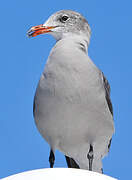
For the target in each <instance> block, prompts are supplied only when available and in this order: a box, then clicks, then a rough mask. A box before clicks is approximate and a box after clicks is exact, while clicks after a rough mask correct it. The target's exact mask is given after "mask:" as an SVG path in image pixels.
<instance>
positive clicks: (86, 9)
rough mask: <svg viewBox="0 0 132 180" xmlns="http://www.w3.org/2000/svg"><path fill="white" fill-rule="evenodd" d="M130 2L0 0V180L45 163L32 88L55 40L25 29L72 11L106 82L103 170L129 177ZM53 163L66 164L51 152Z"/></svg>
mask: <svg viewBox="0 0 132 180" xmlns="http://www.w3.org/2000/svg"><path fill="white" fill-rule="evenodd" d="M131 7H132V1H129V0H126V1H123V0H120V1H119V0H117V1H115V0H111V1H106V0H102V1H99V0H93V1H88V0H84V1H80V0H78V1H74V0H67V1H60V0H55V1H44V0H37V1H35V0H32V1H31V0H28V1H27V0H23V1H18V0H12V1H7V0H5V1H1V3H0V19H1V20H0V50H1V53H0V67H1V70H0V82H1V88H0V115H1V118H0V147H1V148H0V178H1V177H6V176H8V175H12V174H15V173H19V172H23V171H27V170H32V169H38V168H47V167H49V163H48V157H49V146H48V144H47V143H46V142H45V141H44V140H43V139H42V137H41V136H40V134H39V133H38V130H37V129H36V127H35V123H34V119H33V114H32V106H33V97H34V93H35V89H36V86H37V83H38V80H39V78H40V75H41V73H42V71H43V68H44V64H45V63H46V59H47V57H48V54H49V52H50V50H51V48H52V46H53V45H54V43H55V40H54V39H53V38H52V37H51V36H50V35H41V36H38V37H36V38H31V39H28V38H27V37H26V31H27V30H28V29H29V28H30V27H31V26H33V25H38V24H41V23H43V22H44V21H45V20H46V19H47V18H48V17H49V16H50V15H51V14H52V13H54V12H56V11H58V10H61V9H72V10H75V11H78V12H80V13H82V14H83V15H84V16H85V17H86V18H87V20H88V22H89V24H90V26H91V29H92V36H91V42H90V46H89V56H90V57H91V59H92V60H93V61H94V63H95V64H96V65H97V66H98V67H99V68H100V69H101V70H102V71H103V72H104V74H105V75H106V77H107V79H108V80H109V82H110V85H111V98H112V102H113V107H114V120H115V128H116V133H115V135H114V137H113V141H112V146H111V150H110V153H109V156H108V157H106V158H105V159H104V160H103V169H104V173H105V174H108V175H111V176H113V177H118V178H119V179H128V178H129V179H130V176H131V170H132V165H131V162H132V143H131V142H132V140H131V132H132V130H131V127H132V120H131V119H132V115H131V114H132V105H131V101H132V99H131V98H132V95H131V92H132V83H131V82H132V81H131V78H132V55H131V53H132V48H131V47H132V45H131V43H132V35H131V34H132V23H131V21H132V11H131ZM55 167H66V162H65V159H64V157H63V155H62V154H61V153H60V152H58V151H57V152H56V162H55Z"/></svg>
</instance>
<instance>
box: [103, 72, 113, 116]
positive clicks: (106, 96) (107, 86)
mask: <svg viewBox="0 0 132 180" xmlns="http://www.w3.org/2000/svg"><path fill="white" fill-rule="evenodd" d="M102 77H103V84H104V89H105V98H106V101H107V104H108V107H109V110H110V112H111V114H112V116H113V106H112V103H111V99H110V85H109V82H108V80H107V79H106V77H105V76H104V74H103V72H102Z"/></svg>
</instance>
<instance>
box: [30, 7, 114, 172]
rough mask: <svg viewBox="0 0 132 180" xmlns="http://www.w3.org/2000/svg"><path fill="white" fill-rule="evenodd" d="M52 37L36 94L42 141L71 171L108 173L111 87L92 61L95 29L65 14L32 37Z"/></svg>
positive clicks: (54, 17) (74, 14)
mask: <svg viewBox="0 0 132 180" xmlns="http://www.w3.org/2000/svg"><path fill="white" fill-rule="evenodd" d="M45 33H48V34H50V35H52V36H53V37H54V38H55V39H56V43H55V45H54V47H53V48H52V50H51V52H50V54H49V57H48V59H47V61H46V64H45V67H44V71H43V73H42V75H41V78H40V80H39V82H38V86H37V88H36V92H35V97H34V105H33V115H34V119H35V124H36V126H37V128H38V130H39V132H40V134H41V135H42V137H43V138H44V139H45V140H46V141H47V142H48V144H49V145H50V155H49V163H50V168H53V167H54V162H55V151H56V149H58V150H59V151H60V152H62V153H63V154H64V156H65V158H66V162H67V165H68V167H69V168H77V169H86V170H89V171H95V172H99V173H103V167H102V158H104V156H106V155H107V153H108V152H109V149H110V145H111V140H112V136H113V134H114V132H115V129H114V120H113V107H112V103H111V99H110V85H109V82H108V80H107V79H106V77H105V75H104V74H103V72H102V71H101V70H100V69H99V68H98V67H97V66H96V65H95V64H94V62H93V61H92V60H91V59H90V57H89V55H88V47H89V43H90V36H91V28H90V26H89V24H88V21H87V20H86V19H85V17H84V16H83V15H81V14H80V13H78V12H75V11H72V10H60V11H58V12H56V13H54V14H53V15H51V16H50V17H49V18H48V20H46V22H45V23H44V24H41V25H38V26H33V27H31V28H30V29H29V30H28V32H27V35H28V36H29V37H35V36H37V35H40V34H45Z"/></svg>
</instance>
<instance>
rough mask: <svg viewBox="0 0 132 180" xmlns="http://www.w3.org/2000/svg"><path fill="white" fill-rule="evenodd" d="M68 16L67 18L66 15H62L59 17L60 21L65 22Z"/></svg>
mask: <svg viewBox="0 0 132 180" xmlns="http://www.w3.org/2000/svg"><path fill="white" fill-rule="evenodd" d="M68 18H69V17H68V16H66V15H64V16H62V17H61V19H60V21H61V22H65V21H67V19H68Z"/></svg>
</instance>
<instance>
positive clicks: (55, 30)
mask: <svg viewBox="0 0 132 180" xmlns="http://www.w3.org/2000/svg"><path fill="white" fill-rule="evenodd" d="M43 33H49V34H51V35H53V37H54V38H55V39H56V40H57V41H58V40H60V39H62V38H66V37H69V36H74V35H76V36H83V37H84V39H85V40H86V41H87V43H88V44H89V40H90V34H91V30H90V27H89V24H88V22H87V20H86V19H85V18H84V17H83V16H82V15H81V14H79V13H77V12H74V11H71V10H61V11H58V12H56V13H55V14H53V15H51V16H50V17H49V19H48V20H47V21H46V22H45V23H44V24H42V25H39V26H34V27H32V28H31V29H30V30H29V31H28V36H29V37H30V36H32V37H34V36H36V35H38V34H43Z"/></svg>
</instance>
